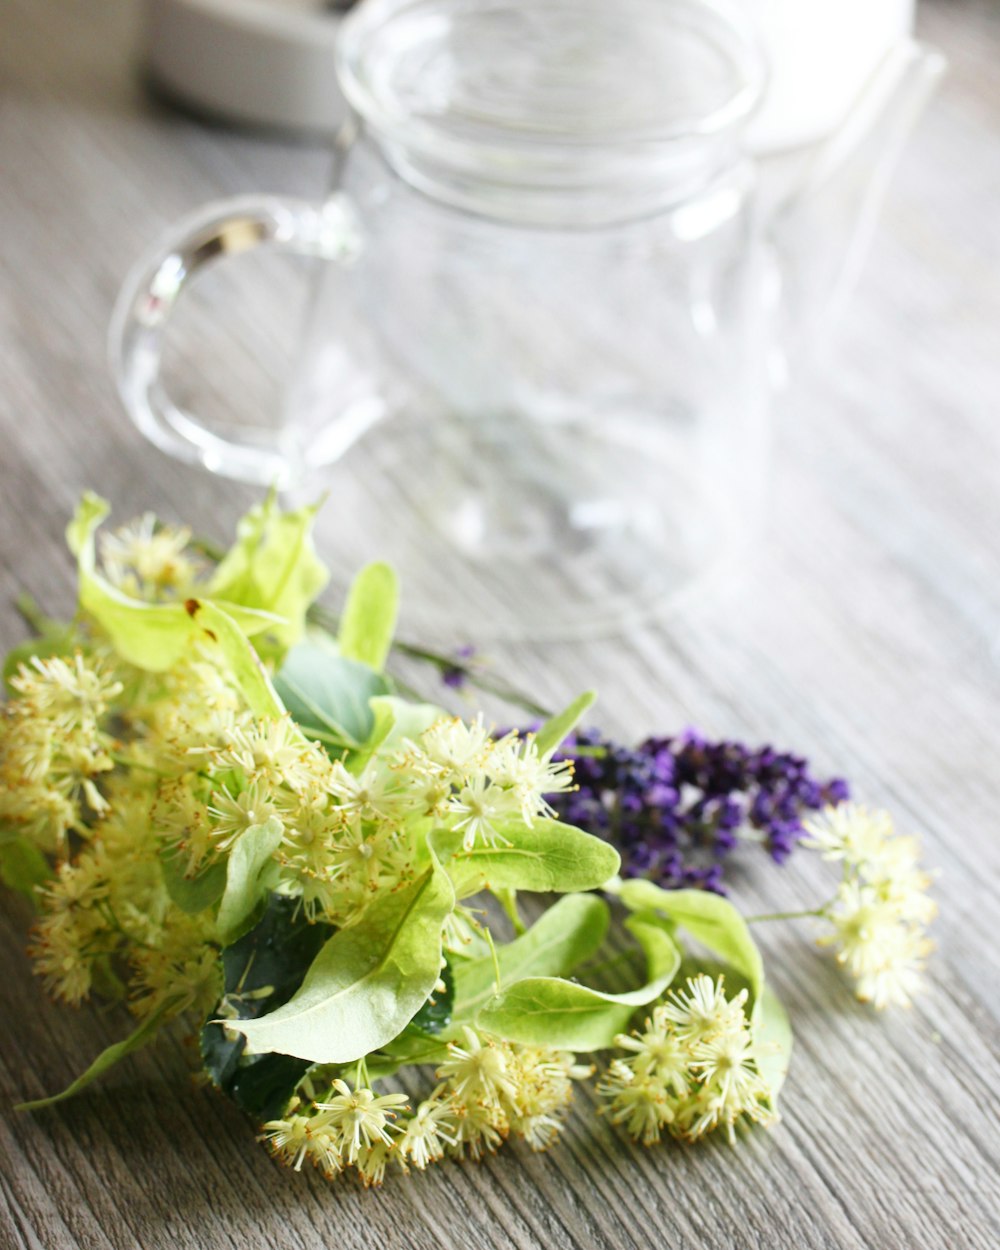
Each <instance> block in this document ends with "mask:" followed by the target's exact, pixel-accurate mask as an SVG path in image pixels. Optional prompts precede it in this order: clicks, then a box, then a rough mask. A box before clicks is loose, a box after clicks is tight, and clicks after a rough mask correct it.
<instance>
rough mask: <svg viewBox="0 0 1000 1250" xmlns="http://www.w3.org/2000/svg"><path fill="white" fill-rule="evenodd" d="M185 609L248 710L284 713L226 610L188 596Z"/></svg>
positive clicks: (257, 659) (259, 713)
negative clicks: (219, 657)
mask: <svg viewBox="0 0 1000 1250" xmlns="http://www.w3.org/2000/svg"><path fill="white" fill-rule="evenodd" d="M185 610H186V612H187V614H188V616H189V617H190V618H191V620H192V622H193V623H194V625H195V627H196V628H198V629H200V630H201V631H202V637H203V639H207V640H208V642H209V644H211V645H212V646H214V647H217V648H218V651H219V654H220V656H221V658H222V660H223V662H224V663H225V665H226V667H227V668H228V669H229V671H230V672H231V673H232V675H233V677H235V679H236V682H237V684H238V685H239V688H240V693H241V694H242V695H243V697H244V699H246V701H247V705H248V707H249V708H250V711H251V712H253V714H254V715H255V716H260V717H262V718H266V719H277V718H278V717H280V716H283V715H284V712H285V707H284V705H283V704H282V702H281V699H280V698H279V696H278V694H277V692H276V690H275V689H274V686H273V685H272V684H271V679H270V678H269V677H268V675H267V673H266V672H265V670H264V666H263V664H261V662H260V657H259V656H258V655H257V652H256V650H255V649H254V647H253V644H252V643H251V642H250V641H249V640H248V639H247V637H246V635H245V634H244V632H243V631H242V630H241V629H240V627H239V625H238V624H237V623H236V621H234V620H233V618H232V617H231V616H230V615H229V613H228V612H226V611H224V610H223V608H221V607H220V606H219V604H217V603H212V602H211V601H210V600H208V599H189V600H188V602H187V605H186V609H185Z"/></svg>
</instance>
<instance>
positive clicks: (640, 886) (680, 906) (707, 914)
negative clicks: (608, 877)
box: [613, 878, 764, 1001]
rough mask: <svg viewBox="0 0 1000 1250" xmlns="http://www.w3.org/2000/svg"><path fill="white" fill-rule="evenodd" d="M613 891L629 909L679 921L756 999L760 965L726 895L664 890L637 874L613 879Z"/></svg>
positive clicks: (761, 975)
mask: <svg viewBox="0 0 1000 1250" xmlns="http://www.w3.org/2000/svg"><path fill="white" fill-rule="evenodd" d="M613 892H614V893H616V894H617V895H618V897H619V898H620V899H621V900H622V902H623V903H624V904H625V906H626V907H628V908H629V910H630V911H644V910H649V911H655V912H658V913H660V914H661V915H663V916H666V917H667V918H668V919H669V920H671V921H673V922H674V923H675V924H677V925H679V926H680V928H682V929H684V930H685V931H686V932H687V933H689V934H690V935H691V937H693V938H694V939H695V940H696V941H698V942H700V943H701V944H702V946H705V947H707V949H708V950H710V951H711V952H712V953H713V954H714V955H718V957H719V958H720V959H721V960H722V961H723V962H724V963H727V964H730V965H731V966H732V967H733V968H735V969H736V971H737V972H738V973H740V975H741V976H743V977H745V978H746V981H747V984H748V985H749V987H750V993H751V997H752V998H753V1000H754V1001H756V999H757V998H758V996H759V995H760V993H761V991H762V989H763V987H764V965H763V962H762V961H761V957H760V951H759V950H758V949H757V944H756V943H755V942H754V940H753V938H752V937H751V936H750V930H749V928H748V927H747V923H746V921H745V920H744V919H743V917H742V916H741V915H740V913H739V912H738V911H737V910H736V908H735V907H734V906H733V905H732V903H730V902H729V900H728V899H725V898H721V897H720V896H719V895H718V894H711V893H710V892H709V891H707V890H664V889H662V888H661V887H660V886H658V885H654V884H653V882H652V881H645V880H642V879H640V878H635V879H632V880H629V881H622V882H620V883H616V884H615V886H614V889H613Z"/></svg>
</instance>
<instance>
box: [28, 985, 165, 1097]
mask: <svg viewBox="0 0 1000 1250" xmlns="http://www.w3.org/2000/svg"><path fill="white" fill-rule="evenodd" d="M186 1001H187V999H186V997H185V996H184V995H180V996H176V997H173V998H167V999H164V1001H163V1002H162V1003H161V1004H160V1005H159V1007H157V1009H156V1010H155V1011H154V1012H153V1013H152V1015H150V1016H148V1017H147V1018H146V1019H145V1020H143V1022H142V1023H141V1024H140V1025H139V1026H138V1028H136V1029H134V1030H133V1032H131V1033H130V1034H129V1035H128V1037H126V1038H125V1040H124V1041H122V1042H115V1044H114V1045H113V1046H109V1047H108V1048H107V1050H103V1051H101V1053H100V1054H99V1055H98V1056H97V1058H96V1059H95V1060H94V1062H93V1063H92V1064H91V1065H90V1067H89V1068H88V1069H87V1070H86V1072H84V1073H83V1074H82V1075H81V1076H78V1077H77V1078H76V1080H75V1081H74V1082H73V1083H72V1084H71V1085H68V1086H67V1087H66V1088H65V1089H64V1090H63V1092H62V1093H61V1094H53V1095H52V1097H51V1098H36V1099H35V1100H34V1101H32V1102H22V1103H20V1104H18V1106H17V1107H16V1110H17V1111H39V1110H41V1108H42V1107H51V1106H53V1105H54V1104H55V1103H57V1102H63V1101H64V1099H66V1098H72V1097H74V1095H76V1094H78V1093H79V1092H80V1091H81V1090H82V1089H85V1088H86V1087H87V1086H88V1085H89V1084H90V1083H91V1081H95V1080H96V1079H97V1078H98V1077H99V1076H103V1074H104V1073H105V1072H107V1071H108V1069H109V1068H113V1067H114V1065H115V1064H116V1063H117V1062H118V1061H119V1060H120V1059H124V1058H125V1056H126V1055H130V1054H132V1052H133V1051H136V1050H140V1049H141V1048H142V1047H143V1046H145V1045H146V1044H147V1043H148V1042H151V1041H152V1040H153V1038H154V1037H155V1036H156V1034H157V1032H158V1031H159V1029H160V1026H161V1025H162V1024H164V1023H165V1022H166V1020H167V1019H168V1018H169V1017H170V1016H171V1015H172V1014H173V1013H174V1012H175V1011H176V1010H178V1009H179V1008H180V1007H181V1006H182V1005H183V1004H184V1003H185V1002H186Z"/></svg>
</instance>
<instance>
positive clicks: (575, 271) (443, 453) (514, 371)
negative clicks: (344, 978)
mask: <svg viewBox="0 0 1000 1250" xmlns="http://www.w3.org/2000/svg"><path fill="white" fill-rule="evenodd" d="M922 55H924V54H922V53H921V54H919V55H918V53H916V52H912V53H911V54H910V56H909V60H908V61H907V65H906V66H905V67H904V69H901V70H900V71H899V72H898V73H897V78H898V82H896V83H895V86H896V87H898V88H899V90H898V91H896V92H895V93H894V94H895V95H896V96H899V95H900V94H901V93H902V94H904V95H905V94H906V90H907V89H908V90H909V95H908V97H907V99H908V100H909V103H908V105H907V106H906V107H903V105H902V104H901V105H900V106H899V107H897V108H895V109H889V110H886V109H885V108H884V107H883V106H882V105H880V108H879V113H880V116H881V115H882V114H884V113H887V114H888V115H889V116H890V119H891V118H892V117H895V118H896V122H897V125H896V130H897V131H899V132H900V133H901V132H902V129H903V127H902V124H901V120H902V117H903V114H907V115H912V113H913V112H914V111H915V107H916V104H917V99H916V97H917V95H918V94H919V92H917V91H916V90H915V82H913V81H911V79H916V78H918V77H921V75H918V74H917V72H916V69H917V68H919V64H920V56H922ZM337 74H338V79H339V82H340V85H341V88H342V90H343V91H344V93H345V95H346V97H347V99H348V101H349V103H350V105H351V107H352V111H353V119H352V122H351V123H350V125H349V127H348V128H347V130H346V131H345V133H344V134H343V135H342V136H341V140H340V142H339V144H338V157H337V169H336V179H335V188H334V190H333V192H332V194H331V196H330V197H329V199H328V200H327V201H326V202H325V203H324V204H315V205H314V204H307V203H301V202H299V203H296V202H289V201H286V200H282V199H278V198H273V197H248V198H243V199H239V200H234V201H228V202H225V203H222V204H217V205H210V206H208V207H207V208H206V209H205V210H203V211H202V212H200V213H198V214H195V215H194V216H193V217H191V218H188V219H187V220H185V221H183V222H180V223H178V225H177V227H176V228H175V230H174V231H172V233H171V236H170V237H169V238H168V239H167V240H165V241H164V242H163V243H162V244H161V246H160V247H158V248H157V249H155V251H154V254H153V255H151V256H150V257H148V258H146V259H145V260H143V261H142V262H140V263H139V264H138V265H137V266H136V267H135V269H134V270H133V272H132V274H131V275H130V277H129V279H128V280H127V282H126V284H125V288H124V290H123V292H122V296H121V298H120V301H119V304H118V308H117V310H116V314H115V317H114V321H113V326H112V335H111V340H112V355H113V360H114V367H115V370H116V374H117V378H118V383H119V387H120V390H121V393H122V396H123V398H124V400H125V403H126V406H127V408H128V410H129V412H130V413H131V415H132V417H133V418H134V420H135V421H136V422H137V424H138V425H139V426H140V428H141V429H142V430H143V431H144V432H145V433H146V434H147V435H148V436H149V437H150V438H151V439H152V440H153V441H154V442H155V443H156V444H157V445H158V446H160V447H161V448H163V449H165V450H167V451H169V452H171V453H172V454H174V455H178V456H182V457H184V458H186V459H189V460H195V461H200V462H201V463H203V464H204V465H205V466H206V467H208V468H209V469H211V470H213V471H214V472H218V473H222V474H226V475H229V476H233V477H236V478H240V479H243V480H248V481H256V482H262V483H272V482H277V483H278V484H280V485H285V486H292V487H294V486H295V485H296V484H301V483H302V482H304V481H312V480H315V478H316V473H317V470H318V469H320V468H321V467H322V466H333V467H330V468H328V469H327V470H326V474H325V476H326V478H327V479H328V482H327V484H328V485H329V488H330V494H331V496H332V499H331V502H330V503H329V504H328V505H327V511H328V515H330V516H331V517H332V519H333V521H334V524H335V532H336V539H335V540H334V541H335V543H336V551H335V553H333V554H335V556H336V559H337V561H338V563H340V564H341V565H342V566H343V567H345V568H348V567H350V566H351V565H352V564H355V563H357V561H358V560H360V559H363V558H368V557H375V556H378V557H380V558H386V559H389V560H392V561H393V562H394V563H395V564H396V565H397V567H398V568H399V569H400V572H401V574H402V576H403V580H404V587H405V601H406V603H407V605H408V610H409V614H410V618H411V620H412V621H414V622H419V624H420V627H421V628H424V629H431V630H439V631H441V632H447V633H451V634H454V635H455V636H462V635H464V636H465V637H476V638H480V637H483V636H486V635H492V636H497V635H507V636H524V635H526V634H527V635H531V636H543V635H562V636H565V635H571V634H578V633H585V632H591V631H594V630H605V629H608V628H614V627H616V626H619V625H621V624H623V623H624V622H626V621H628V620H630V619H633V618H635V617H636V616H637V615H640V614H645V613H648V612H650V611H652V610H657V609H659V608H662V607H663V606H664V605H676V604H677V603H678V602H680V601H682V599H683V597H684V595H686V594H688V593H690V592H691V591H692V590H694V589H696V588H697V587H698V586H700V585H702V584H703V583H704V582H705V581H706V579H708V578H710V577H711V576H712V575H713V573H717V572H718V571H719V570H720V569H722V568H725V567H726V561H727V559H730V558H731V557H733V555H734V554H735V553H737V552H738V551H739V550H740V548H741V545H742V543H743V542H744V541H745V540H746V538H747V536H748V535H750V534H752V533H753V529H754V520H755V518H756V516H757V515H758V513H759V507H760V502H761V496H762V493H763V491H764V487H765V482H766V475H765V468H766V461H767V441H768V438H767V432H768V419H767V418H768V409H769V403H770V381H769V363H771V362H772V361H773V357H774V346H775V342H776V338H777V329H776V326H777V325H778V323H779V322H781V321H786V322H787V321H788V320H789V315H788V310H787V309H786V308H782V306H781V305H780V303H779V301H778V300H777V299H776V292H777V291H778V290H779V289H780V277H779V268H778V254H779V252H780V248H777V247H776V246H775V245H774V241H773V232H772V231H771V230H770V229H769V228H767V229H762V226H761V221H760V213H759V212H758V211H757V200H756V197H755V171H754V168H753V165H752V163H751V161H750V160H749V159H748V158H747V156H746V154H745V152H744V148H743V135H744V129H745V124H746V122H747V120H748V119H749V118H750V116H751V114H752V113H753V110H754V108H755V107H756V105H757V103H758V102H759V100H760V97H761V93H762V90H763V88H764V84H765V79H766V69H765V65H764V62H763V59H762V57H761V54H760V51H759V49H758V45H757V42H756V38H755V33H754V31H753V29H752V28H751V26H750V25H749V23H748V21H747V19H746V17H745V14H744V12H743V11H742V10H741V9H740V8H739V6H736V5H731V4H730V3H728V2H724V0H616V3H615V4H608V3H607V0H546V2H545V3H544V4H540V3H538V0H365V3H363V4H362V5H360V6H359V7H358V8H357V9H356V10H354V12H353V13H352V15H351V16H349V17H348V18H347V19H346V20H345V21H344V23H343V27H342V35H341V39H340V44H339V51H338V58H337ZM930 76H931V75H930V74H929V72H927V66H926V65H925V66H924V67H923V73H922V78H924V79H928V78H929V77H930ZM882 95H883V96H884V95H885V92H884V91H883V92H882ZM903 104H906V102H905V101H904V102H903ZM868 129H870V130H872V131H873V132H876V131H877V132H879V133H880V134H881V133H882V132H883V131H887V129H888V128H887V127H881V128H879V127H869V128H868ZM883 140H884V142H883ZM869 146H870V145H869ZM878 146H879V147H880V148H885V147H887V146H888V139H887V138H886V135H885V134H882V137H881V138H880V139H879V145H878ZM843 163H844V162H841V164H843ZM800 198H802V199H803V200H805V201H808V200H809V199H810V196H809V195H804V196H802V197H800ZM852 212H853V210H852ZM785 216H786V217H788V218H790V219H791V217H793V216H796V215H795V214H790V213H789V211H788V210H787V209H786V210H785ZM788 233H789V235H790V237H791V238H792V239H794V238H795V237H799V238H801V230H799V229H797V227H795V223H794V222H793V223H792V227H790V228H789V231H788ZM262 244H270V245H272V246H276V247H278V248H284V249H290V250H293V251H296V252H304V253H307V254H311V255H314V256H318V257H321V258H323V263H322V264H321V265H320V266H319V272H318V275H317V278H316V283H315V289H314V291H313V298H312V301H311V311H310V315H309V319H308V324H307V326H306V328H305V332H304V334H303V337H302V342H301V346H300V350H299V352H298V360H297V362H296V365H295V367H294V369H293V370H292V373H291V376H290V378H289V380H288V386H287V397H286V402H285V409H284V413H283V414H282V420H281V422H280V425H279V426H278V427H277V428H275V427H268V429H267V430H254V429H247V430H245V431H239V432H237V433H234V432H233V430H232V429H230V428H227V429H226V430H224V431H220V430H219V429H217V428H216V429H213V428H211V427H210V426H209V425H208V424H207V423H206V422H204V421H201V420H199V418H198V417H197V415H195V414H193V413H191V412H187V411H184V410H182V409H181V408H179V407H178V406H176V405H175V404H174V403H173V402H172V401H171V399H170V398H169V396H168V395H167V394H166V392H165V389H164V387H163V386H162V384H161V383H160V381H159V378H158V370H159V362H160V354H161V349H162V335H163V327H164V324H165V321H166V319H167V317H168V316H169V313H170V310H171V308H172V307H173V305H174V303H175V301H176V299H177V297H178V295H179V294H180V293H181V292H182V291H183V290H184V289H185V288H186V287H187V286H188V285H189V283H190V282H191V280H192V279H193V278H194V277H195V275H197V273H198V272H199V271H200V270H201V269H203V268H204V267H205V266H206V265H207V264H209V263H211V262H213V261H214V260H215V259H217V258H218V257H221V256H227V255H233V254H236V253H239V252H241V251H245V250H247V249H249V248H256V247H258V246H259V245H262ZM792 319H793V320H794V319H795V318H794V316H793V317H792Z"/></svg>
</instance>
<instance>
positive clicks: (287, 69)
mask: <svg viewBox="0 0 1000 1250" xmlns="http://www.w3.org/2000/svg"><path fill="white" fill-rule="evenodd" d="M540 2H543V0H540ZM609 3H610V4H612V5H613V0H609ZM663 3H665V4H669V3H670V0H663ZM741 3H743V4H744V5H746V7H747V8H748V9H749V10H750V11H751V12H752V14H753V16H754V19H755V21H756V22H757V24H758V26H759V29H760V32H761V42H762V44H763V46H764V49H765V52H766V54H767V56H768V59H769V62H770V65H771V80H770V84H769V87H768V91H767V95H766V97H765V100H764V103H763V106H762V108H761V110H760V113H759V114H758V116H757V118H756V120H755V121H754V123H753V125H752V126H751V128H750V132H749V141H750V146H751V147H752V148H753V150H754V151H756V152H775V151H783V150H786V149H789V148H793V147H799V146H801V145H803V144H807V143H812V142H814V141H815V140H817V139H820V138H822V137H824V136H826V135H829V134H831V133H832V132H833V131H834V130H836V128H837V127H838V126H839V125H840V123H841V122H842V121H843V120H844V118H845V117H846V116H847V114H848V112H849V110H850V108H851V105H852V104H853V103H854V101H855V100H856V99H857V98H858V96H859V95H860V93H861V91H862V89H863V87H864V85H865V84H866V82H868V80H869V79H870V78H871V77H872V75H873V74H874V72H875V70H876V68H877V67H878V65H879V63H880V62H881V61H882V59H883V58H884V56H885V55H886V53H887V52H888V51H889V49H890V48H892V47H893V45H894V44H896V43H897V42H898V41H899V40H901V39H903V38H905V37H906V36H907V35H908V34H909V33H910V32H911V31H912V28H913V9H914V0H741ZM145 5H146V45H145V53H144V55H145V61H146V66H147V69H148V71H149V74H150V76H151V78H152V80H153V82H154V83H155V84H156V85H157V86H158V87H159V88H160V89H162V90H163V91H165V92H166V93H167V94H168V95H169V96H170V97H172V98H173V99H175V100H176V101H178V102H179V103H181V104H184V105H186V106H187V107H189V108H193V109H195V110H197V111H199V112H202V113H205V114H207V115H208V116H211V117H215V118H218V119H220V120H227V121H234V122H240V123H244V124H251V125H265V126H278V127H280V128H282V129H286V130H293V131H306V132H313V133H321V134H322V133H329V132H333V131H335V130H337V128H338V127H339V126H340V124H341V122H342V121H343V120H344V116H345V113H346V105H345V103H344V100H343V97H342V96H341V94H340V90H339V88H338V86H337V83H336V79H335V77H334V71H333V47H334V43H335V42H336V37H337V30H338V27H339V25H340V15H339V13H337V12H336V11H335V6H333V5H330V4H328V3H324V0H145Z"/></svg>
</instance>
